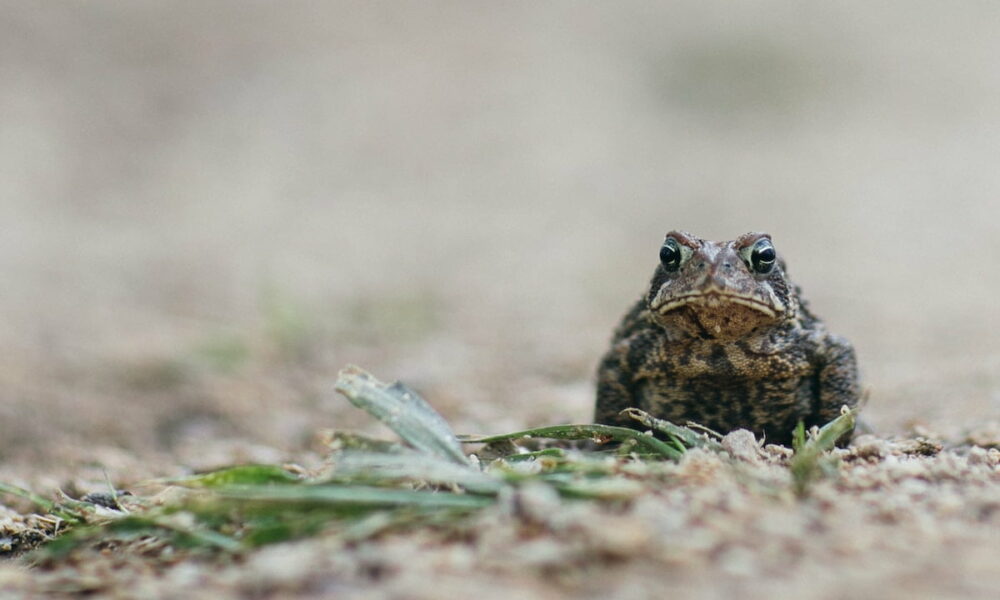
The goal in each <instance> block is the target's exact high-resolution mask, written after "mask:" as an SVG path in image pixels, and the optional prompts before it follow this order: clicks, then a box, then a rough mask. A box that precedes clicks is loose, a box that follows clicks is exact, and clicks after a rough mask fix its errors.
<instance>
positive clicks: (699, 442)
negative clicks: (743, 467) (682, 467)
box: [622, 408, 722, 451]
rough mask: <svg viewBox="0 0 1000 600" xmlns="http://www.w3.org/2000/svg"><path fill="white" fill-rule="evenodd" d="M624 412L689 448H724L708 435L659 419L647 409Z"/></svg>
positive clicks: (645, 425) (630, 409)
mask: <svg viewBox="0 0 1000 600" xmlns="http://www.w3.org/2000/svg"><path fill="white" fill-rule="evenodd" d="M622 414H623V415H626V416H628V417H629V418H631V419H635V420H636V421H638V422H639V423H642V425H643V426H644V427H648V428H650V429H652V430H653V431H659V432H660V433H664V434H666V435H668V436H670V437H671V438H672V439H675V440H677V441H679V442H680V443H681V444H683V445H684V446H685V447H687V448H705V449H708V450H714V451H720V450H722V444H720V443H719V442H717V441H715V440H713V439H711V438H710V437H708V435H706V434H704V433H699V432H697V431H695V430H694V429H691V428H689V427H684V426H682V425H675V424H674V423H671V422H670V421H667V420H665V419H657V418H656V417H654V416H652V415H651V414H649V413H647V412H646V411H643V410H639V409H638V408H626V409H625V410H623V411H622Z"/></svg>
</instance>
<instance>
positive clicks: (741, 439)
mask: <svg viewBox="0 0 1000 600" xmlns="http://www.w3.org/2000/svg"><path fill="white" fill-rule="evenodd" d="M722 448H723V449H724V450H725V451H726V452H728V453H729V456H731V457H732V458H735V459H737V460H742V461H744V462H748V463H754V464H756V463H759V462H760V459H761V451H760V445H758V444H757V438H755V437H754V435H753V434H752V433H750V432H749V431H747V430H746V429H737V430H736V431H734V432H732V433H729V434H727V435H726V437H724V438H722Z"/></svg>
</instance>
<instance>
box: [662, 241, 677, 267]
mask: <svg viewBox="0 0 1000 600" xmlns="http://www.w3.org/2000/svg"><path fill="white" fill-rule="evenodd" d="M660 263H662V264H663V268H664V269H666V270H667V271H676V270H677V269H679V268H680V267H681V249H680V246H678V245H677V240H675V239H674V238H667V241H665V242H663V246H662V247H661V248H660Z"/></svg>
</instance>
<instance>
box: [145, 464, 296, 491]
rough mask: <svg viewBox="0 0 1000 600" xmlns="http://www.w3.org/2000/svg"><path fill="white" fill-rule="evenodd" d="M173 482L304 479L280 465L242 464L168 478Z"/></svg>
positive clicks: (211, 484)
mask: <svg viewBox="0 0 1000 600" xmlns="http://www.w3.org/2000/svg"><path fill="white" fill-rule="evenodd" d="M164 481H165V483H172V484H175V485H180V486H183V487H191V488H219V487H224V486H231V485H265V484H269V483H270V484H274V483H301V482H302V479H301V478H299V477H298V476H297V475H294V474H292V473H289V472H288V470H287V469H284V468H282V467H280V466H278V465H240V466H236V467H228V468H225V469H220V470H218V471H211V472H209V473H202V474H200V475H191V476H189V477H177V478H174V479H166V480H164Z"/></svg>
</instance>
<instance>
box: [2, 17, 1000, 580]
mask: <svg viewBox="0 0 1000 600" xmlns="http://www.w3.org/2000/svg"><path fill="white" fill-rule="evenodd" d="M998 27H1000V9H997V8H996V7H994V6H992V5H990V4H983V3H975V4H963V5H952V4H949V5H943V4H939V3H929V2H888V3H881V4H879V5H878V6H873V5H870V4H865V5H863V6H862V5H854V4H838V5H833V4H828V5H823V6H818V5H817V6H810V7H808V8H807V7H805V6H802V5H801V3H797V2H790V1H789V2H767V3H763V4H752V5H750V4H746V5H744V4H733V3H717V2H670V3H655V2H645V3H632V2H614V3H611V2H607V3H602V4H586V5H583V4H579V3H570V2H555V3H538V2H503V3H481V4H480V3H477V4H470V3H433V4H426V3H423V4H420V5H416V4H413V5H410V4H400V3H392V2H352V3H344V2H336V3H326V4H319V3H317V4H311V3H299V2H292V3H270V2H215V3H210V4H205V3H195V2H187V3H170V4H167V3H159V2H147V1H140V2H108V1H102V2H86V3H81V2H56V3H53V2H46V3H34V2H21V3H18V2H6V3H4V4H3V5H2V7H0V82H2V83H0V222H2V223H3V227H2V233H0V277H2V290H3V293H2V294H0V350H2V351H3V356H4V361H3V363H2V364H0V394H2V396H0V476H2V478H4V479H6V480H14V481H21V482H26V483H30V484H32V485H35V486H45V485H49V486H51V487H55V486H63V487H65V486H66V485H68V483H67V482H68V481H69V482H72V481H77V482H78V485H80V486H81V487H83V486H86V485H88V484H90V483H92V482H95V481H97V482H99V481H103V473H104V472H107V473H108V474H109V475H110V476H111V477H112V478H113V479H116V480H121V479H124V480H126V481H127V480H129V479H130V478H131V479H138V478H144V477H150V476H154V475H162V474H173V473H177V472H181V471H183V470H185V469H190V468H204V467H210V466H217V465H220V464H226V463H229V462H232V461H237V460H249V461H263V460H280V459H281V458H283V457H294V456H296V455H298V454H299V453H302V452H305V451H307V450H308V448H309V447H310V444H311V439H312V436H313V434H314V432H315V431H316V430H317V429H318V428H320V427H354V426H361V427H367V422H366V420H365V419H364V418H363V417H361V416H360V415H358V414H357V413H356V412H355V411H353V410H351V409H350V408H349V407H347V406H346V404H345V403H342V402H340V401H334V400H332V396H333V392H332V389H331V381H332V378H333V376H334V375H335V373H336V372H337V370H338V369H339V368H340V367H342V366H343V365H344V364H346V363H358V364H361V365H364V366H365V367H366V368H368V369H370V370H371V371H373V372H375V373H377V374H379V375H380V376H382V377H384V378H393V379H395V378H398V379H402V380H404V381H406V382H407V383H408V384H410V385H411V386H413V387H415V388H417V389H419V390H420V391H421V392H422V393H423V394H424V395H425V396H426V397H427V398H428V399H429V400H430V401H431V402H432V403H433V404H434V405H435V406H436V407H437V408H438V409H439V410H441V411H442V412H443V413H444V414H445V415H447V417H448V418H449V420H450V422H451V423H452V424H453V425H454V426H455V428H456V429H457V430H458V431H462V432H477V433H478V432H481V433H489V432H503V431H511V430H515V429H517V428H520V427H524V426H533V425H540V424H546V423H555V422H567V421H585V420H588V419H589V418H590V411H591V405H592V401H593V397H592V396H593V385H592V372H593V369H594V366H595V364H596V361H597V358H598V357H599V355H600V353H601V352H602V351H603V350H604V347H605V344H606V343H607V340H608V338H609V336H610V332H611V329H612V327H613V326H614V324H615V323H616V322H617V320H618V319H619V317H620V315H621V313H622V312H623V311H624V310H625V308H626V307H627V306H628V305H629V304H630V303H631V302H632V301H634V299H635V298H636V297H637V296H638V294H639V293H640V292H641V291H642V290H643V288H644V286H645V285H646V281H647V279H648V277H649V274H650V273H651V271H652V268H653V266H654V265H655V262H656V253H657V249H658V246H659V243H660V241H661V239H662V235H663V234H664V233H665V232H666V231H667V230H670V229H675V228H678V229H686V230H689V231H691V232H693V233H695V234H697V235H700V236H702V237H709V238H715V239H732V237H734V236H736V235H739V234H741V233H744V232H746V231H750V230H765V231H769V232H770V233H772V234H773V236H774V239H775V243H776V246H777V248H778V250H779V252H781V253H783V254H784V256H785V257H786V259H787V261H788V263H789V266H790V272H791V274H792V277H793V278H794V279H795V280H796V281H797V282H798V283H799V285H801V286H802V287H803V288H804V290H805V293H806V296H807V298H808V299H809V300H810V302H811V306H812V308H813V309H814V310H815V312H817V313H818V314H819V315H821V316H822V317H823V318H824V319H825V320H826V322H827V324H828V325H829V327H830V329H832V330H833V331H835V332H837V333H840V334H843V335H845V336H846V337H848V338H850V339H851V340H852V341H853V342H854V343H855V346H856V348H857V350H858V353H859V359H860V362H861V365H862V368H863V374H864V379H865V384H866V386H867V388H868V389H869V390H870V398H869V405H868V407H867V409H866V411H865V414H866V416H867V418H868V420H869V421H870V422H871V424H872V425H873V426H875V428H876V430H877V431H878V432H879V433H881V434H886V435H889V434H896V433H903V432H907V431H911V430H912V429H913V428H914V427H917V428H918V429H917V430H918V431H919V432H922V433H927V434H935V433H937V434H941V435H942V436H945V437H946V438H947V439H952V440H958V439H961V438H962V437H963V436H965V435H966V434H967V433H968V432H969V431H972V432H973V433H975V432H976V431H975V430H976V429H977V428H982V427H983V426H984V425H983V423H988V422H990V421H991V420H992V421H996V420H997V419H998V418H1000V338H998V337H997V336H996V334H995V330H996V328H997V326H998V324H1000V303H998V302H997V301H996V297H997V295H998V293H1000V278H997V277H996V276H995V273H996V271H997V269H996V267H995V266H994V265H993V263H992V260H991V257H992V256H993V255H994V254H1000V252H998V251H1000V235H997V233H998V227H997V220H998V217H1000V204H998V203H997V201H996V199H997V198H998V197H1000V171H998V170H997V169H996V168H995V166H994V164H993V163H994V162H995V158H996V157H997V156H998V155H1000V102H998V99H1000V70H997V69H996V57H997V56H998V53H1000V37H998V36H996V31H997V30H998ZM992 527H993V528H994V529H993V530H992V531H993V532H994V533H995V532H996V531H997V529H996V528H997V522H996V519H995V518H994V519H993V521H992ZM994 537H996V536H995V535H994ZM848 591H849V590H848ZM845 593H846V592H845ZM848 595H849V594H848Z"/></svg>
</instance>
